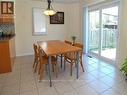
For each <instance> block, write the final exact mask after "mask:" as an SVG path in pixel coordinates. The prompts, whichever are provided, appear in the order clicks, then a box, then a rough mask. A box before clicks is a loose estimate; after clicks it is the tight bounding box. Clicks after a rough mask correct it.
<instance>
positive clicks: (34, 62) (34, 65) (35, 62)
mask: <svg viewBox="0 0 127 95" xmlns="http://www.w3.org/2000/svg"><path fill="white" fill-rule="evenodd" d="M35 64H36V58H34V64H33V68H34V66H35Z"/></svg>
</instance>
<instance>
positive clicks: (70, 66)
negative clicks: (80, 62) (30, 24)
mask: <svg viewBox="0 0 127 95" xmlns="http://www.w3.org/2000/svg"><path fill="white" fill-rule="evenodd" d="M72 65H73V63H70V67H71V68H70V70H71V71H70V74H71V76H72Z"/></svg>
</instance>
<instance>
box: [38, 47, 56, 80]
mask: <svg viewBox="0 0 127 95" xmlns="http://www.w3.org/2000/svg"><path fill="white" fill-rule="evenodd" d="M38 49H39V50H38V51H39V59H40V60H39V63H40V64H39V72H38V73H39V75H40V77H39V80H42V78H43V76H44V69H45V66H46V65H47V64H48V57H47V56H46V55H45V54H44V53H43V51H42V50H41V48H40V47H39V48H38ZM51 63H52V69H53V71H55V74H56V78H57V69H58V68H57V58H56V57H55V56H52V57H51ZM47 70H48V69H47Z"/></svg>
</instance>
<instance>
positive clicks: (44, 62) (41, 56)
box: [38, 47, 48, 64]
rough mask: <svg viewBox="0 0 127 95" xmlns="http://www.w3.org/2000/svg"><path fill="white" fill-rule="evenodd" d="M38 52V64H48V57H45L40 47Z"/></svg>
mask: <svg viewBox="0 0 127 95" xmlns="http://www.w3.org/2000/svg"><path fill="white" fill-rule="evenodd" d="M38 51H39V59H40V64H46V63H48V62H47V61H48V57H47V56H46V55H45V53H44V52H43V51H42V49H41V47H38Z"/></svg>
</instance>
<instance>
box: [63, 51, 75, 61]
mask: <svg viewBox="0 0 127 95" xmlns="http://www.w3.org/2000/svg"><path fill="white" fill-rule="evenodd" d="M64 56H65V58H67V59H70V60H76V53H75V52H71V53H67V54H65V55H64Z"/></svg>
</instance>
